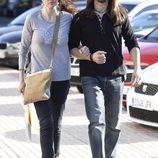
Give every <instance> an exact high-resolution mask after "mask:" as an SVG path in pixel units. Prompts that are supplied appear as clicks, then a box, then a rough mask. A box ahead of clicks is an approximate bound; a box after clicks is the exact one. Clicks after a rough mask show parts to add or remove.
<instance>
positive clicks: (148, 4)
mask: <svg viewBox="0 0 158 158" xmlns="http://www.w3.org/2000/svg"><path fill="white" fill-rule="evenodd" d="M154 9H158V1H155V0H146V1H144V2H142V3H140V4H138V5H137V6H136V7H134V8H133V9H132V10H131V11H130V12H129V14H128V15H129V18H130V19H132V18H134V17H136V16H138V15H139V14H141V13H142V12H145V11H149V10H154Z"/></svg>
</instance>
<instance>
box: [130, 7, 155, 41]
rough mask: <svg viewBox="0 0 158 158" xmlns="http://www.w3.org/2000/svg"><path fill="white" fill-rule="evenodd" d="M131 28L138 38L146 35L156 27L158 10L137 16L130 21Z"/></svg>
mask: <svg viewBox="0 0 158 158" xmlns="http://www.w3.org/2000/svg"><path fill="white" fill-rule="evenodd" d="M131 26H132V28H133V31H134V33H135V35H136V36H137V37H138V38H139V37H141V36H145V35H147V34H148V33H149V32H151V31H152V30H153V29H154V28H155V27H156V26H158V9H157V10H150V11H146V12H143V13H141V14H139V15H138V16H136V17H135V18H133V19H132V20H131Z"/></svg>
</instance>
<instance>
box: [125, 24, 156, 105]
mask: <svg viewBox="0 0 158 158" xmlns="http://www.w3.org/2000/svg"><path fill="white" fill-rule="evenodd" d="M139 46H140V55H141V67H142V69H144V68H146V67H148V66H150V65H152V64H154V63H156V62H158V26H157V27H156V28H155V29H154V30H153V31H152V32H151V33H149V34H148V35H146V36H144V37H142V38H140V39H139ZM123 56H124V59H125V64H126V66H127V68H128V74H127V79H126V82H125V87H124V95H123V104H124V105H126V94H127V92H128V90H129V89H130V87H131V82H130V81H131V76H132V72H133V62H132V60H131V56H130V55H129V52H128V50H127V48H126V47H124V48H123Z"/></svg>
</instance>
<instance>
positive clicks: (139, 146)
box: [0, 66, 158, 158]
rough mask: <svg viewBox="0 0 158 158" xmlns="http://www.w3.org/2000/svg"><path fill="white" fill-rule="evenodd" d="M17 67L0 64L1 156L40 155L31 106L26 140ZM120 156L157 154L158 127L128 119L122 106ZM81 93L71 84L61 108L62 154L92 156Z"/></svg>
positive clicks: (156, 157) (146, 157) (152, 157)
mask: <svg viewBox="0 0 158 158" xmlns="http://www.w3.org/2000/svg"><path fill="white" fill-rule="evenodd" d="M17 87H18V71H17V70H15V69H12V68H8V67H2V66H1V67H0V158H40V157H41V152H40V145H39V125H38V120H37V118H36V115H35V112H34V110H33V109H34V108H33V106H32V108H31V111H32V141H28V139H27V135H26V124H25V119H24V108H23V106H22V105H21V99H20V95H19V93H18V90H17ZM121 124H122V133H121V136H120V140H119V144H118V156H119V158H158V129H157V128H152V127H148V126H143V125H140V124H137V123H133V122H131V121H130V120H129V119H128V117H127V112H126V110H125V109H124V108H123V110H122V118H121ZM87 126H88V121H87V118H86V116H85V109H84V100H83V94H80V93H78V91H77V89H76V88H75V87H71V89H70V93H69V95H68V99H67V103H66V109H65V112H64V119H63V128H62V139H61V157H60V158H91V151H90V148H89V140H88V134H87Z"/></svg>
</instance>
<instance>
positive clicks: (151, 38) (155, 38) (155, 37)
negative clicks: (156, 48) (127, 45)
mask: <svg viewBox="0 0 158 158" xmlns="http://www.w3.org/2000/svg"><path fill="white" fill-rule="evenodd" d="M140 41H142V42H156V43H158V27H157V28H156V29H155V30H154V31H153V32H151V33H150V34H148V35H147V36H145V37H143V38H141V39H140Z"/></svg>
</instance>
